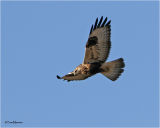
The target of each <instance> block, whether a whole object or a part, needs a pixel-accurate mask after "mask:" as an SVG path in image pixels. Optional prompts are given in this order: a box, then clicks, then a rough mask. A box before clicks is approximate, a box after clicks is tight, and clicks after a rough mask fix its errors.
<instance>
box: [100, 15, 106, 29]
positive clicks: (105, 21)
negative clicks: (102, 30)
mask: <svg viewBox="0 0 160 128" xmlns="http://www.w3.org/2000/svg"><path fill="white" fill-rule="evenodd" d="M106 22H107V17H106V18H105V20H104V21H103V24H102V25H101V27H104V25H105V23H106Z"/></svg>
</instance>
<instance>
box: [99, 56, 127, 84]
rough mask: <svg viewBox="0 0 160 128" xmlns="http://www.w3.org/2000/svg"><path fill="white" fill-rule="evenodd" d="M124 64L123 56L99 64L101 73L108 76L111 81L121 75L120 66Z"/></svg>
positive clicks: (122, 66)
mask: <svg viewBox="0 0 160 128" xmlns="http://www.w3.org/2000/svg"><path fill="white" fill-rule="evenodd" d="M124 66H125V64H124V61H123V58H119V59H117V60H114V61H111V62H107V63H104V64H103V65H102V66H101V69H102V72H101V73H102V74H103V75H104V76H106V77H107V78H109V79H110V80H112V81H115V80H117V79H118V77H119V76H120V75H121V73H122V72H123V71H124V70H123V69H122V68H124Z"/></svg>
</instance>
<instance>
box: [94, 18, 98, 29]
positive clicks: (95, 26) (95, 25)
mask: <svg viewBox="0 0 160 128" xmlns="http://www.w3.org/2000/svg"><path fill="white" fill-rule="evenodd" d="M97 23H98V17H97V18H96V21H95V24H94V29H96V28H97Z"/></svg>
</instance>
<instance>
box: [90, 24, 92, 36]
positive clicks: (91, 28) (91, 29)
mask: <svg viewBox="0 0 160 128" xmlns="http://www.w3.org/2000/svg"><path fill="white" fill-rule="evenodd" d="M92 30H93V25H92V26H91V29H90V34H91V33H92Z"/></svg>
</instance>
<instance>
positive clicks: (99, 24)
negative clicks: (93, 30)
mask: <svg viewBox="0 0 160 128" xmlns="http://www.w3.org/2000/svg"><path fill="white" fill-rule="evenodd" d="M102 20H103V16H101V19H100V21H99V23H98V25H97V28H99V27H100V26H101V23H102Z"/></svg>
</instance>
